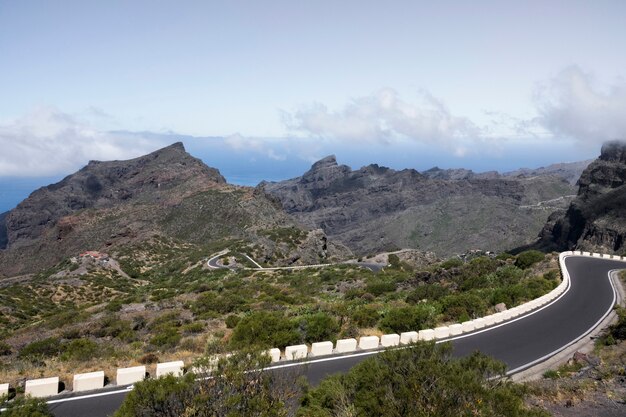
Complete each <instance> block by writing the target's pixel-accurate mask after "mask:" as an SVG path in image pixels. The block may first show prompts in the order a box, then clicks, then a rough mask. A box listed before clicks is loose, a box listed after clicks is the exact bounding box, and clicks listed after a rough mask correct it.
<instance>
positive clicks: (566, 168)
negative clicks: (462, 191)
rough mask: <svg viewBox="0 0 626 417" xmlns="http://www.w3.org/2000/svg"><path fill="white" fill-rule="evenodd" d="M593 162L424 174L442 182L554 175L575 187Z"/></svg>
mask: <svg viewBox="0 0 626 417" xmlns="http://www.w3.org/2000/svg"><path fill="white" fill-rule="evenodd" d="M591 162H593V159H589V160H586V161H579V162H568V163H560V164H552V165H548V166H547V167H541V168H535V169H531V168H520V169H518V170H515V171H510V172H504V173H502V174H500V173H498V172H497V171H487V172H481V173H475V172H474V171H472V170H469V169H463V168H460V169H441V168H438V167H434V168H431V169H429V170H427V171H423V172H422V174H423V175H425V176H426V177H428V178H432V179H440V180H469V179H498V178H530V177H537V176H546V175H552V176H555V177H559V178H562V179H564V180H566V181H567V182H569V183H570V184H572V185H575V184H576V182H577V181H578V178H580V175H581V174H582V172H583V171H584V170H585V168H587V166H588V165H589V164H590V163H591Z"/></svg>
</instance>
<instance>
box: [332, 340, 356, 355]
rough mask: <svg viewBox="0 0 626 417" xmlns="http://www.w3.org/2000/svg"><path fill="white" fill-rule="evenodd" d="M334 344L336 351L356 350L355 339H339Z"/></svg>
mask: <svg viewBox="0 0 626 417" xmlns="http://www.w3.org/2000/svg"><path fill="white" fill-rule="evenodd" d="M335 346H336V347H335V350H336V351H337V353H346V352H354V351H355V350H356V339H339V340H337V344H336V345H335Z"/></svg>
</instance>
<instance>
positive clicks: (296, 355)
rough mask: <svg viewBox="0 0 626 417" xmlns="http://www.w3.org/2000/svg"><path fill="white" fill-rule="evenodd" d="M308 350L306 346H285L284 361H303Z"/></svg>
mask: <svg viewBox="0 0 626 417" xmlns="http://www.w3.org/2000/svg"><path fill="white" fill-rule="evenodd" d="M308 350H309V348H308V347H307V346H306V345H295V346H287V347H286V348H285V359H287V360H288V361H291V360H297V359H304V358H306V354H307V352H308Z"/></svg>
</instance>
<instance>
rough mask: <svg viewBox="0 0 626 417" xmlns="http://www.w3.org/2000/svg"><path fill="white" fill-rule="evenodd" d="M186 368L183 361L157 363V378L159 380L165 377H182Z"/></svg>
mask: <svg viewBox="0 0 626 417" xmlns="http://www.w3.org/2000/svg"><path fill="white" fill-rule="evenodd" d="M184 367H185V364H184V363H183V361H174V362H163V363H157V366H156V377H157V378H159V377H162V376H165V375H174V376H182V375H183V368H184Z"/></svg>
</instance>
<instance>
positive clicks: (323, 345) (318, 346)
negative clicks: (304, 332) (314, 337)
mask: <svg viewBox="0 0 626 417" xmlns="http://www.w3.org/2000/svg"><path fill="white" fill-rule="evenodd" d="M332 353H333V342H316V343H313V344H312V345H311V355H312V356H324V355H331V354H332Z"/></svg>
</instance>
